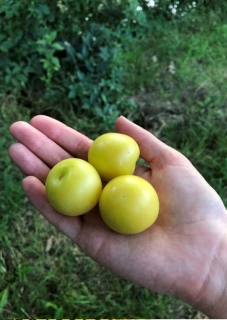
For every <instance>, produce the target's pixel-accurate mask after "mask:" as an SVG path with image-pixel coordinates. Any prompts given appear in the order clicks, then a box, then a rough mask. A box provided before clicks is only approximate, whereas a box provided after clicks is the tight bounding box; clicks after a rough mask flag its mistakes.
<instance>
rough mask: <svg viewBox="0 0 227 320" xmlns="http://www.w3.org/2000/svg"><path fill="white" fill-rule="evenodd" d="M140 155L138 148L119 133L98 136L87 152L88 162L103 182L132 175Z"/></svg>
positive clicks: (128, 138)
mask: <svg viewBox="0 0 227 320" xmlns="http://www.w3.org/2000/svg"><path fill="white" fill-rule="evenodd" d="M139 155H140V150H139V146H138V144H137V143H136V141H135V140H133V139H132V138H131V137H129V136H127V135H124V134H121V133H112V132H110V133H105V134H103V135H101V136H99V137H98V138H97V139H96V140H95V141H94V142H93V143H92V145H91V147H90V149H89V152H88V162H89V163H90V164H92V165H93V166H94V167H95V169H96V170H97V171H98V173H99V175H100V177H101V178H102V179H103V180H104V181H110V180H112V179H113V178H116V177H118V176H122V175H130V174H133V172H134V170H135V166H136V161H137V160H138V158H139Z"/></svg>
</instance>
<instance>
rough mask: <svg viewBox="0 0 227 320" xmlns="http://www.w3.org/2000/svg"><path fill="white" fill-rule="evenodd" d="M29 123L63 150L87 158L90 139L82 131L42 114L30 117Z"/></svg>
mask: <svg viewBox="0 0 227 320" xmlns="http://www.w3.org/2000/svg"><path fill="white" fill-rule="evenodd" d="M30 124H31V125H32V126H33V127H34V128H36V129H37V130H39V131H41V132H42V133H44V134H45V135H46V136H47V137H48V138H50V139H51V140H53V141H54V142H55V143H57V144H58V145H59V146H61V147H62V148H63V149H64V150H66V151H68V152H69V153H70V154H71V155H72V156H74V157H77V158H81V159H83V160H87V157H88V149H89V148H90V145H91V143H92V140H91V139H89V138H88V137H86V136H85V135H83V134H82V133H80V132H78V131H76V130H74V129H72V128H70V127H68V126H67V125H65V124H63V123H62V122H60V121H58V120H55V119H53V118H50V117H47V116H44V115H38V116H35V117H34V118H32V119H31V121H30Z"/></svg>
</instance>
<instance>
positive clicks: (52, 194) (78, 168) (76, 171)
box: [45, 158, 102, 216]
mask: <svg viewBox="0 0 227 320" xmlns="http://www.w3.org/2000/svg"><path fill="white" fill-rule="evenodd" d="M45 189H46V195H47V198H48V200H49V202H50V204H51V205H52V206H53V207H54V208H55V209H56V210H57V211H59V212H60V213H62V214H65V215H68V216H78V215H81V214H84V213H87V212H88V211H90V210H91V209H92V208H94V206H95V205H96V204H97V203H98V201H99V197H100V194H101V191H102V182H101V179H100V176H99V174H98V172H97V171H96V170H95V168H94V167H93V166H92V165H91V164H89V163H88V162H86V161H84V160H81V159H74V158H70V159H66V160H63V161H61V162H59V163H58V164H56V165H55V166H54V167H53V168H52V170H51V171H50V172H49V174H48V176H47V179H46V183H45Z"/></svg>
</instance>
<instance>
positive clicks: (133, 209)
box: [99, 175, 159, 234]
mask: <svg viewBox="0 0 227 320" xmlns="http://www.w3.org/2000/svg"><path fill="white" fill-rule="evenodd" d="M99 209H100V214H101V217H102V219H103V221H104V222H105V223H106V224H107V225H108V226H109V227H110V228H111V229H113V230H114V231H116V232H119V233H122V234H136V233H139V232H142V231H144V230H145V229H147V228H149V227H150V226H151V225H152V224H153V223H154V222H155V220H156V219H157V217H158V212H159V199H158V195H157V193H156V191H155V189H154V188H153V187H152V186H151V185H150V184H149V183H148V182H147V181H146V180H144V179H142V178H140V177H138V176H133V175H125V176H120V177H117V178H115V179H113V180H111V181H110V182H108V183H107V185H106V186H105V187H104V189H103V191H102V193H101V196H100V200H99Z"/></svg>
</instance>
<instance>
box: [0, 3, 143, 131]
mask: <svg viewBox="0 0 227 320" xmlns="http://www.w3.org/2000/svg"><path fill="white" fill-rule="evenodd" d="M131 2H132V1H125V2H123V3H118V2H117V1H107V4H102V3H100V1H97V0H96V1H89V0H87V1H84V0H83V1H82V0H81V1H73V0H62V1H58V2H57V3H53V2H52V1H48V0H33V1H30V2H29V3H28V2H27V0H21V1H13V0H12V1H8V0H2V1H1V6H0V28H1V30H2V31H1V34H0V55H1V59H0V67H1V68H0V82H1V83H2V87H1V91H2V92H3V93H4V94H12V93H13V94H15V95H16V96H17V99H18V101H19V102H20V103H22V104H23V105H25V106H27V107H29V108H32V109H33V114H34V113H35V114H36V113H44V114H47V115H50V116H54V117H55V118H59V119H60V120H64V119H65V114H67V116H68V117H69V115H71V117H72V118H74V120H76V119H75V116H76V117H77V118H78V117H80V118H82V117H83V121H82V122H80V121H79V120H76V121H77V125H79V126H80V127H81V128H80V129H82V130H83V129H84V130H85V128H86V127H87V126H90V127H91V128H92V126H93V127H94V131H95V132H96V134H97V133H98V132H97V128H96V126H95V125H94V122H97V121H98V122H99V123H101V124H103V125H100V127H99V130H100V131H102V130H107V129H108V128H110V126H111V125H112V124H113V120H115V118H116V117H117V116H118V115H119V113H126V114H128V113H130V112H131V110H132V109H133V108H134V105H133V103H132V102H130V101H129V100H127V99H126V97H127V94H128V92H127V90H126V89H125V86H124V76H125V70H124V68H123V67H122V64H121V61H120V59H119V58H118V55H119V53H120V52H121V51H123V50H124V49H125V48H127V43H129V42H131V41H133V32H134V30H133V28H131V29H130V28H126V27H125V25H124V21H125V20H127V21H129V20H130V21H131V20H132V19H133V16H134V15H135V10H134V8H135V5H136V3H137V1H136V2H135V5H134V6H132V5H130V6H128V7H127V5H128V4H129V3H131ZM132 12H133V14H132ZM127 16H128V17H130V18H127ZM126 18H127V19H126ZM128 25H130V24H128ZM119 56H120V55H119ZM34 110H35V111H34Z"/></svg>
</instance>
